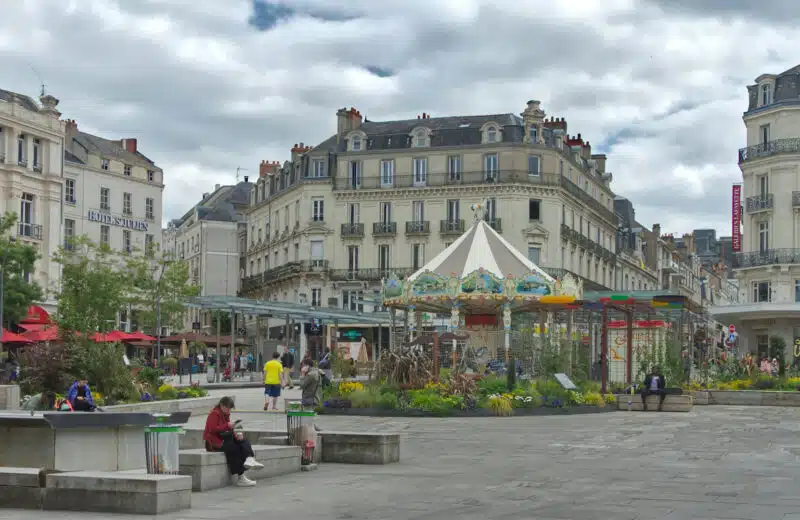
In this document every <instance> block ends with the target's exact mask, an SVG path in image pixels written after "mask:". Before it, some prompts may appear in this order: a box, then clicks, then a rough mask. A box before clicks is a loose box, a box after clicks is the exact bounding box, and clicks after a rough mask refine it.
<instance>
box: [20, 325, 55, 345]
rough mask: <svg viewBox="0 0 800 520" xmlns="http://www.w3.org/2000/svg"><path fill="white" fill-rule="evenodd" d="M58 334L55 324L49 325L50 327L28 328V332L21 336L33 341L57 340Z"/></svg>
mask: <svg viewBox="0 0 800 520" xmlns="http://www.w3.org/2000/svg"><path fill="white" fill-rule="evenodd" d="M59 336H60V334H59V330H58V327H57V326H55V325H51V326H50V327H47V328H43V329H39V330H29V331H28V332H26V333H24V334H23V335H22V337H24V338H26V339H28V340H29V341H34V342H39V341H57V340H58V339H59Z"/></svg>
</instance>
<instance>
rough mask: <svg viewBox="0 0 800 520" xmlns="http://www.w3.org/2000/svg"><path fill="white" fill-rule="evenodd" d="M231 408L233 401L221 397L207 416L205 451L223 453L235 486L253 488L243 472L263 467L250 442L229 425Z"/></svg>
mask: <svg viewBox="0 0 800 520" xmlns="http://www.w3.org/2000/svg"><path fill="white" fill-rule="evenodd" d="M233 408H234V403H233V399H231V398H230V397H223V398H222V399H220V400H219V404H217V406H215V407H214V409H213V410H211V413H209V414H208V418H207V419H206V427H205V429H204V430H203V440H204V441H205V444H206V451H222V452H225V461H226V462H227V463H228V469H229V470H230V472H231V476H233V477H235V478H236V485H237V486H243V487H244V486H255V485H256V483H255V481H253V480H250V479H249V478H247V477H246V476H245V475H244V472H245V471H247V470H248V469H258V468H263V467H264V465H263V464H261V463H259V462H257V461H256V459H255V453H254V452H253V447H252V446H251V445H250V442H249V441H247V440H245V438H244V436H243V435H242V434H241V432H237V431H236V430H235V424H234V423H231V410H233Z"/></svg>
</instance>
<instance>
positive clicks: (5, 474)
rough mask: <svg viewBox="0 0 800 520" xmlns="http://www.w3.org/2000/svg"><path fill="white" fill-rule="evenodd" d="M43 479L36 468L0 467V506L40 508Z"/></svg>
mask: <svg viewBox="0 0 800 520" xmlns="http://www.w3.org/2000/svg"><path fill="white" fill-rule="evenodd" d="M43 480H44V472H43V471H42V470H40V469H38V468H14V467H0V508H15V509H41V507H42V499H43V498H44V492H43V488H44V483H43Z"/></svg>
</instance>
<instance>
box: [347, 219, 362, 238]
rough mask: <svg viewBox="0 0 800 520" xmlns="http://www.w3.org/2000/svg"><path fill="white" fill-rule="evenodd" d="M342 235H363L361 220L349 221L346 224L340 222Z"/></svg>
mask: <svg viewBox="0 0 800 520" xmlns="http://www.w3.org/2000/svg"><path fill="white" fill-rule="evenodd" d="M342 236H343V237H363V236H364V224H362V223H361V222H350V223H346V224H342Z"/></svg>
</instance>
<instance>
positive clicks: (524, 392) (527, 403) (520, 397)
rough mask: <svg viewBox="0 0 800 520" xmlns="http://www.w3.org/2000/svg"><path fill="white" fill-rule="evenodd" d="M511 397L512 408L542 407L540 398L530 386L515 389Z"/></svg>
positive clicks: (534, 388)
mask: <svg viewBox="0 0 800 520" xmlns="http://www.w3.org/2000/svg"><path fill="white" fill-rule="evenodd" d="M511 395H512V397H513V399H512V401H511V405H512V406H513V407H514V408H536V407H538V406H541V405H542V396H541V395H539V392H537V391H536V387H534V386H532V385H526V386H524V387H517V388H515V389H514V391H513V392H511Z"/></svg>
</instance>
